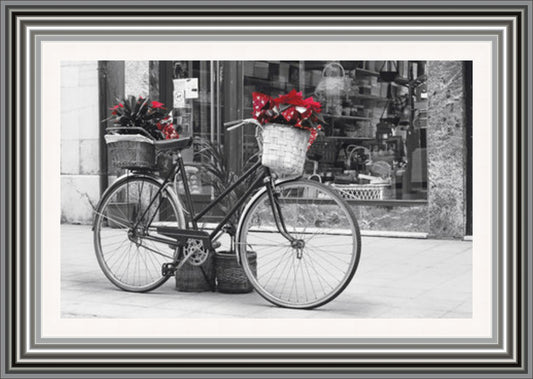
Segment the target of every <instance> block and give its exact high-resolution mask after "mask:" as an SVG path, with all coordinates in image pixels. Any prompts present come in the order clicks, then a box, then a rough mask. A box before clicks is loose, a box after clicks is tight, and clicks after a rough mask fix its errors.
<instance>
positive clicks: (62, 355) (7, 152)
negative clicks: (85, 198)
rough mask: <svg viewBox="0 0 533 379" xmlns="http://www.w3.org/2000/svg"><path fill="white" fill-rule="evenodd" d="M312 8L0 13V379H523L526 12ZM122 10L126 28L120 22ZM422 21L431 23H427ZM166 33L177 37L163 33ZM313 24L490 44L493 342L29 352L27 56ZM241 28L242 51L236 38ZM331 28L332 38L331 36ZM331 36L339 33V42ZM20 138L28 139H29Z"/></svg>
mask: <svg viewBox="0 0 533 379" xmlns="http://www.w3.org/2000/svg"><path fill="white" fill-rule="evenodd" d="M304 4H305V6H306V7H307V6H308V7H309V8H307V9H308V12H309V13H307V14H306V15H305V17H304V16H303V15H302V13H303V12H302V10H301V9H302V7H303V6H304ZM319 4H320V3H318V2H316V3H313V2H305V3H303V2H300V1H285V2H281V1H272V2H269V4H268V7H265V4H264V3H259V2H250V1H195V2H192V1H191V2H187V1H152V2H147V1H140V2H136V3H134V2H131V1H130V2H121V1H105V2H103V1H39V2H37V1H5V2H2V3H1V16H2V23H3V25H4V31H5V33H3V34H2V45H1V48H2V53H3V54H2V72H1V75H2V77H1V79H2V80H1V83H3V84H2V88H1V90H2V92H1V98H2V104H1V106H2V109H1V115H2V119H1V122H2V124H1V130H0V131H1V135H0V137H1V138H0V143H1V150H0V151H1V152H2V159H1V160H0V163H1V177H0V179H1V192H0V193H1V194H2V195H1V197H0V209H1V211H2V212H1V219H0V221H1V223H0V225H1V230H0V233H1V235H0V243H1V249H2V254H1V261H0V263H1V266H0V267H1V269H2V272H1V277H2V278H3V281H2V285H1V292H0V296H1V324H0V327H1V330H0V335H1V336H2V337H1V345H0V350H1V352H2V355H1V357H0V364H1V366H0V375H1V376H0V377H5V378H22V377H24V378H41V377H43V378H44V377H54V378H61V377H80V378H81V377H117V378H118V377H129V378H144V377H151V378H152V377H191V378H192V377H231V378H238V377H264V378H266V377H281V376H283V377H295V378H296V377H305V378H313V377H329V378H333V377H353V376H355V375H357V376H358V377H363V375H364V377H374V378H380V377H387V378H388V377H391V378H392V377H409V378H415V377H440V378H444V377H458V376H460V377H472V378H474V377H479V378H481V377H483V378H489V377H493V378H500V377H501V378H510V377H524V378H525V377H531V371H530V370H531V369H530V368H529V366H530V365H529V364H528V363H531V362H532V360H531V351H532V349H531V342H532V338H531V297H530V296H531V294H530V291H529V288H530V284H531V274H532V270H531V263H530V262H531V237H530V236H529V235H528V234H529V233H528V231H529V228H528V227H530V226H531V213H532V212H531V204H532V203H531V158H532V143H531V126H532V118H531V109H529V107H528V105H529V102H530V100H531V91H532V83H531V77H532V76H531V46H530V40H529V38H530V36H531V35H532V33H531V32H532V22H531V17H532V16H531V14H532V8H533V6H532V2H531V0H529V1H501V0H499V1H494V2H490V3H489V5H486V6H481V5H479V4H480V3H479V2H476V1H461V2H458V1H432V2H429V1H403V0H401V1H373V2H366V1H330V2H327V3H326V4H325V5H324V4H322V5H319ZM274 5H276V6H277V7H276V9H275V11H273V8H274V7H273V6H274ZM206 8H210V9H209V10H206ZM125 10H127V11H129V12H130V14H129V15H125V14H124V13H125V12H124V11H125ZM88 12H92V13H88ZM149 12H158V15H154V16H155V17H157V18H158V20H157V22H154V19H150V18H149V17H147V16H146V15H144V14H145V13H149ZM276 12H278V13H277V14H275V13H276ZM169 14H173V15H170V16H169ZM258 14H261V15H262V16H260V17H258V16H257V15H258ZM430 14H431V15H432V16H434V17H435V19H434V20H431V21H428V20H427V17H428V15H430ZM163 15H166V16H163ZM193 15H194V16H195V17H194V19H192V18H191V16H193ZM423 15H425V16H423ZM80 16H82V17H83V20H82V19H80V18H79V17H80ZM177 19H179V20H180V25H181V26H182V27H180V28H175V27H172V25H173V22H174V21H176V20H177ZM339 20H342V21H341V22H339ZM236 21H239V22H238V26H237V23H236ZM295 23H296V24H297V25H299V26H301V31H300V32H299V33H296V34H295V31H294V30H291V31H289V30H288V29H284V25H288V24H289V25H290V24H295ZM354 23H357V25H358V26H361V27H363V29H362V31H359V32H357V31H354V30H353V29H351V28H350V25H353V24H354ZM82 24H83V26H86V28H85V29H82V28H81V26H82ZM111 24H112V25H115V26H116V25H117V24H118V25H120V26H121V30H120V33H119V34H120V36H119V35H118V34H117V33H118V32H117V31H116V30H115V31H111V30H110V29H106V27H108V26H109V25H111ZM317 24H320V25H321V26H324V29H323V30H321V31H320V36H321V37H322V38H335V39H344V38H347V39H350V38H354V37H357V38H359V39H360V38H368V34H366V35H367V37H365V36H364V35H362V34H365V31H364V27H365V26H366V27H373V28H375V27H379V26H384V25H387V26H398V27H403V28H407V29H405V30H404V32H403V33H402V35H401V36H399V37H397V38H398V39H401V40H405V39H409V38H413V39H417V38H420V34H421V32H420V31H416V30H414V27H415V26H417V27H419V26H424V27H426V28H428V29H427V31H426V32H425V34H426V35H432V36H434V38H446V39H450V38H464V36H467V37H468V38H480V39H483V40H487V41H490V42H491V43H492V44H493V46H494V48H495V56H494V61H495V63H496V67H498V70H497V72H496V77H495V78H494V81H495V82H496V83H497V86H498V87H499V88H501V91H498V93H495V94H494V99H493V102H494V117H495V119H497V120H498V122H497V125H498V126H499V127H498V128H497V130H495V131H494V133H495V135H496V136H497V138H495V142H494V146H493V151H495V152H496V157H497V160H496V161H497V164H496V165H495V172H496V175H495V180H494V188H495V189H496V196H495V197H496V198H495V199H494V201H495V202H496V205H497V207H496V209H497V213H498V215H499V217H497V220H493V222H494V235H493V236H492V241H493V248H494V259H495V263H496V264H495V266H494V267H496V269H495V272H494V277H495V281H494V283H495V288H494V289H495V291H494V293H495V294H496V300H497V302H496V304H498V305H499V306H498V307H496V308H495V310H494V311H495V312H496V314H495V315H496V319H497V320H498V321H497V322H496V323H495V325H494V328H495V330H494V336H495V337H494V338H493V339H487V340H484V339H476V340H473V339H471V340H464V339H456V340H450V339H435V340H432V341H431V342H430V343H428V341H426V340H416V339H403V340H400V339H380V340H376V339H356V340H355V339H354V340H346V339H343V340H340V339H317V340H309V339H305V340H303V339H275V340H274V339H256V340H254V341H253V342H250V340H247V339H224V340H222V339H180V340H168V339H133V340H132V339H112V340H111V339H99V340H97V339H45V338H42V337H41V336H40V333H39V332H40V328H39V327H38V325H39V322H38V321H39V314H38V311H37V310H38V309H39V308H40V307H39V305H40V299H39V297H38V296H37V294H38V291H37V290H36V289H37V287H36V284H37V283H38V282H39V276H38V272H39V270H38V268H39V266H40V255H39V251H40V248H41V247H40V246H39V245H38V243H37V241H39V240H40V225H39V223H38V222H37V220H39V219H40V208H39V203H38V194H39V190H40V185H41V176H40V172H39V170H38V167H39V166H38V161H37V158H38V156H39V151H38V150H36V149H38V148H39V146H40V142H39V141H40V139H41V136H40V128H39V127H38V126H39V125H40V120H39V119H38V117H36V115H39V114H40V112H39V111H38V109H39V108H40V98H39V96H37V94H39V93H40V87H39V80H37V79H38V77H37V76H36V73H37V72H39V64H40V61H39V57H40V43H41V42H43V41H47V40H53V39H56V40H57V39H59V40H66V39H69V38H71V39H74V40H76V39H79V40H83V39H93V40H98V39H99V38H100V39H109V38H110V37H113V38H117V39H130V40H131V39H139V38H142V39H147V38H148V39H149V38H157V39H158V40H161V39H162V38H168V39H176V38H180V39H183V38H192V39H210V40H213V39H215V38H223V39H225V40H228V39H232V38H234V39H240V40H242V39H246V38H248V39H252V40H253V39H260V38H267V39H276V38H284V36H285V35H287V34H291V35H293V36H295V38H308V37H305V36H309V34H310V33H312V32H313V30H315V29H316V25H317ZM163 25H168V26H169V28H170V29H166V30H164V33H165V35H164V36H163V35H161V34H160V33H161V29H160V28H161V26H163ZM260 25H264V26H270V31H269V32H268V35H266V36H265V35H264V32H261V31H259V30H258V29H257V27H258V26H260ZM473 25H475V26H476V27H477V28H476V31H475V33H474V32H473V31H472V30H469V26H473ZM243 26H245V27H246V28H247V29H246V34H247V35H248V36H249V37H243V36H242V33H243V28H242V27H243ZM333 26H336V27H337V29H336V30H333V28H332V27H333ZM339 26H345V28H344V29H343V30H341V31H339V29H338V27H339ZM207 27H209V28H210V30H208V29H207ZM328 27H329V28H330V29H329V30H328ZM429 27H431V32H429V30H430V29H429ZM217 28H218V29H219V30H221V29H223V30H224V36H223V37H220V36H218V37H217V36H216V34H215V31H216V29H217ZM158 29H159V30H158ZM409 29H411V30H409ZM366 33H367V32H366ZM474 35H475V36H476V37H474ZM439 36H440V37H439ZM454 36H455V37H454ZM462 36H463V37H462ZM313 37H316V36H312V38H313ZM372 38H388V39H390V31H389V32H387V31H384V30H381V31H380V30H375V31H374V35H373V36H372ZM504 68H506V69H505V70H504ZM528 101H529V102H528ZM32 125H33V126H35V135H32V133H31V131H32V130H33V128H32V127H31V126H32ZM214 343H216V346H213V344H214ZM155 349H157V351H155ZM104 350H105V351H104Z"/></svg>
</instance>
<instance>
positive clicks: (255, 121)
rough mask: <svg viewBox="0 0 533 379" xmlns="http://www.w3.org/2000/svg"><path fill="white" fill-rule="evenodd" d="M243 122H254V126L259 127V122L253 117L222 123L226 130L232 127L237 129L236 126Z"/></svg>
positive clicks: (241, 124)
mask: <svg viewBox="0 0 533 379" xmlns="http://www.w3.org/2000/svg"><path fill="white" fill-rule="evenodd" d="M244 124H255V125H256V126H259V127H261V124H260V123H259V121H257V120H256V119H254V118H247V119H244V120H235V121H228V122H225V123H224V126H225V127H226V128H227V129H226V130H228V131H231V130H233V129H237V128H239V127H241V126H243V125H244Z"/></svg>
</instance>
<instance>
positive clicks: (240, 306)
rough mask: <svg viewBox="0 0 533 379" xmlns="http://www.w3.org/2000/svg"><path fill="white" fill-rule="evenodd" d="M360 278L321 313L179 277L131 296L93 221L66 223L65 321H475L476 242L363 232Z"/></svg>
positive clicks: (63, 233)
mask: <svg viewBox="0 0 533 379" xmlns="http://www.w3.org/2000/svg"><path fill="white" fill-rule="evenodd" d="M362 247H363V249H362V255H361V261H360V264H359V268H358V270H357V272H356V274H355V276H354V279H353V280H352V282H351V283H350V285H349V286H348V287H347V288H346V290H345V291H344V292H343V293H342V294H341V295H340V296H339V297H338V298H337V299H335V300H334V301H332V302H330V303H329V304H327V305H325V306H323V307H321V308H319V309H316V310H292V309H283V308H278V307H276V306H274V305H272V304H270V303H268V302H267V301H266V300H264V299H263V298H262V297H260V296H259V295H258V294H256V293H255V292H254V293H249V294H223V293H217V292H200V293H186V292H178V291H176V289H175V287H174V280H173V278H171V279H170V280H169V281H168V282H167V283H165V284H164V285H163V286H162V287H160V288H158V289H157V290H154V291H152V292H149V293H142V294H141V293H129V292H125V291H122V290H120V289H118V288H116V287H115V286H114V285H113V284H111V283H110V282H109V281H108V280H107V278H106V277H105V276H104V274H103V273H102V271H101V270H100V267H99V266H98V263H97V261H96V256H95V254H94V249H93V239H92V231H91V228H90V226H87V225H62V227H61V315H62V317H65V318H93V317H102V318H180V317H187V318H209V317H213V318H243V317H246V318H470V317H472V242H465V241H448V240H428V239H407V238H382V237H363V242H362Z"/></svg>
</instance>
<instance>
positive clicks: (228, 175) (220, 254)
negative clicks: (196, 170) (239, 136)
mask: <svg viewBox="0 0 533 379" xmlns="http://www.w3.org/2000/svg"><path fill="white" fill-rule="evenodd" d="M195 142H196V145H197V146H198V151H197V152H196V153H195V157H196V158H197V159H198V160H199V161H200V162H201V165H200V168H201V170H200V171H201V172H202V176H201V180H202V183H205V184H207V185H209V186H211V187H212V188H213V192H214V195H215V196H218V195H220V194H221V193H222V192H223V191H224V190H225V189H226V188H228V187H229V186H230V185H232V184H234V183H235V181H236V180H237V178H238V175H237V174H235V173H234V172H232V171H231V170H230V169H229V167H228V161H227V159H225V157H224V153H223V151H222V149H221V147H220V145H218V144H215V143H213V142H211V141H209V140H207V139H205V138H197V139H196V141H195ZM254 159H257V155H256V156H254V157H252V158H251V159H250V160H248V162H247V164H246V165H245V168H246V166H248V165H249V164H252V163H253V161H254ZM253 181H254V178H253V175H252V177H250V178H248V180H246V181H244V182H243V183H241V184H240V185H238V186H237V187H236V188H235V189H234V190H233V191H232V192H230V193H229V194H228V195H227V196H225V197H224V198H223V199H222V201H220V203H219V204H218V207H219V210H220V211H221V212H222V213H223V214H228V213H229V211H230V209H231V208H232V207H233V204H235V203H236V201H237V199H239V198H240V197H241V196H242V195H243V194H244V193H245V191H246V190H247V189H248V188H249V187H250V185H251V184H252V183H253ZM241 211H242V207H241V209H238V210H237V211H236V212H235V213H234V214H233V215H232V217H231V218H230V219H229V220H228V224H227V225H226V226H225V229H224V230H225V231H226V233H228V235H229V236H230V248H229V250H227V251H217V252H216V253H215V273H216V274H215V275H216V280H217V289H218V291H220V292H225V293H247V292H251V291H252V290H253V286H252V284H251V283H250V282H249V280H248V278H247V277H246V274H245V273H244V270H243V269H242V267H241V266H240V265H239V263H238V262H237V259H236V251H235V246H236V245H235V232H236V224H237V222H238V221H239V218H240V216H241ZM247 254H249V260H250V262H251V265H252V269H253V267H254V266H255V260H254V258H255V252H252V251H248V252H247Z"/></svg>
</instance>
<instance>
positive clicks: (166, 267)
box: [161, 263, 177, 276]
mask: <svg viewBox="0 0 533 379" xmlns="http://www.w3.org/2000/svg"><path fill="white" fill-rule="evenodd" d="M176 269H177V267H176V265H175V264H174V263H163V265H162V266H161V275H162V276H174V275H176Z"/></svg>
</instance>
